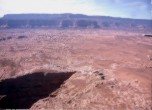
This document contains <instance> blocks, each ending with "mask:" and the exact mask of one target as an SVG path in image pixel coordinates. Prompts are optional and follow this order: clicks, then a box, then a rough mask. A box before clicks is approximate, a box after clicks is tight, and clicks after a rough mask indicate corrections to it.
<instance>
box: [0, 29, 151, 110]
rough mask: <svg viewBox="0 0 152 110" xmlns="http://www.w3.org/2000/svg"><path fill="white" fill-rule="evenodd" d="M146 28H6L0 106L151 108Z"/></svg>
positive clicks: (0, 37)
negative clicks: (131, 30) (141, 29)
mask: <svg viewBox="0 0 152 110" xmlns="http://www.w3.org/2000/svg"><path fill="white" fill-rule="evenodd" d="M143 34H144V33H143V32H129V31H119V30H117V31H116V30H98V29H96V30H95V29H94V30H91V29H82V30H74V29H69V30H66V29H65V30H55V29H7V30H0V78H1V82H0V95H1V100H0V108H30V109H52V110H59V109H65V110H67V109H70V110H71V109H86V110H87V109H97V110H102V109H103V110H125V109H126V110H151V107H152V106H151V103H152V38H150V37H144V36H143ZM50 88H53V89H50ZM28 102H29V103H28Z"/></svg>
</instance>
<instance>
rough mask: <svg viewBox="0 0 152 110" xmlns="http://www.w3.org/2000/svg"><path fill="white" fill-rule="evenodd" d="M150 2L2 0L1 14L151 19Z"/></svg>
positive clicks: (0, 3) (122, 0)
mask: <svg viewBox="0 0 152 110" xmlns="http://www.w3.org/2000/svg"><path fill="white" fill-rule="evenodd" d="M150 2H151V0H0V16H3V15H4V14H8V13H81V14H87V15H105V16H116V17H129V18H142V19H143V18H146V19H150V16H151V15H150V10H151V4H150ZM135 15H136V16H135Z"/></svg>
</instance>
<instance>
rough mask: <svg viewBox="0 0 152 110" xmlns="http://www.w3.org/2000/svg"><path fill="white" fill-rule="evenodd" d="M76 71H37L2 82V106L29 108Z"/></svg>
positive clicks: (0, 105)
mask: <svg viewBox="0 0 152 110" xmlns="http://www.w3.org/2000/svg"><path fill="white" fill-rule="evenodd" d="M74 73H75V72H52V73H45V72H35V73H32V74H27V75H24V76H20V77H17V78H11V79H6V80H4V81H1V82H0V96H2V97H1V100H0V108H13V109H28V108H30V107H31V106H32V105H33V103H35V102H37V101H38V100H39V99H42V98H45V97H47V96H49V94H50V93H51V92H53V91H55V90H56V89H58V88H59V87H60V85H61V84H63V82H64V81H65V80H67V79H68V78H70V76H71V75H72V74H74Z"/></svg>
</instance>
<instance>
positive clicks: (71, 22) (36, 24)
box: [0, 14, 152, 30]
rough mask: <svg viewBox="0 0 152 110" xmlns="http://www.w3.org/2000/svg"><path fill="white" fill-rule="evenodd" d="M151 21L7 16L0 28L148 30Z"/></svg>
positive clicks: (42, 15) (94, 17)
mask: <svg viewBox="0 0 152 110" xmlns="http://www.w3.org/2000/svg"><path fill="white" fill-rule="evenodd" d="M151 25H152V20H140V19H127V18H114V17H105V16H86V15H81V14H8V15H5V16H4V17H3V18H1V19H0V27H1V28H102V29H126V30H128V29H134V30H138V29H140V30H150V29H151V27H152V26H151Z"/></svg>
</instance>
